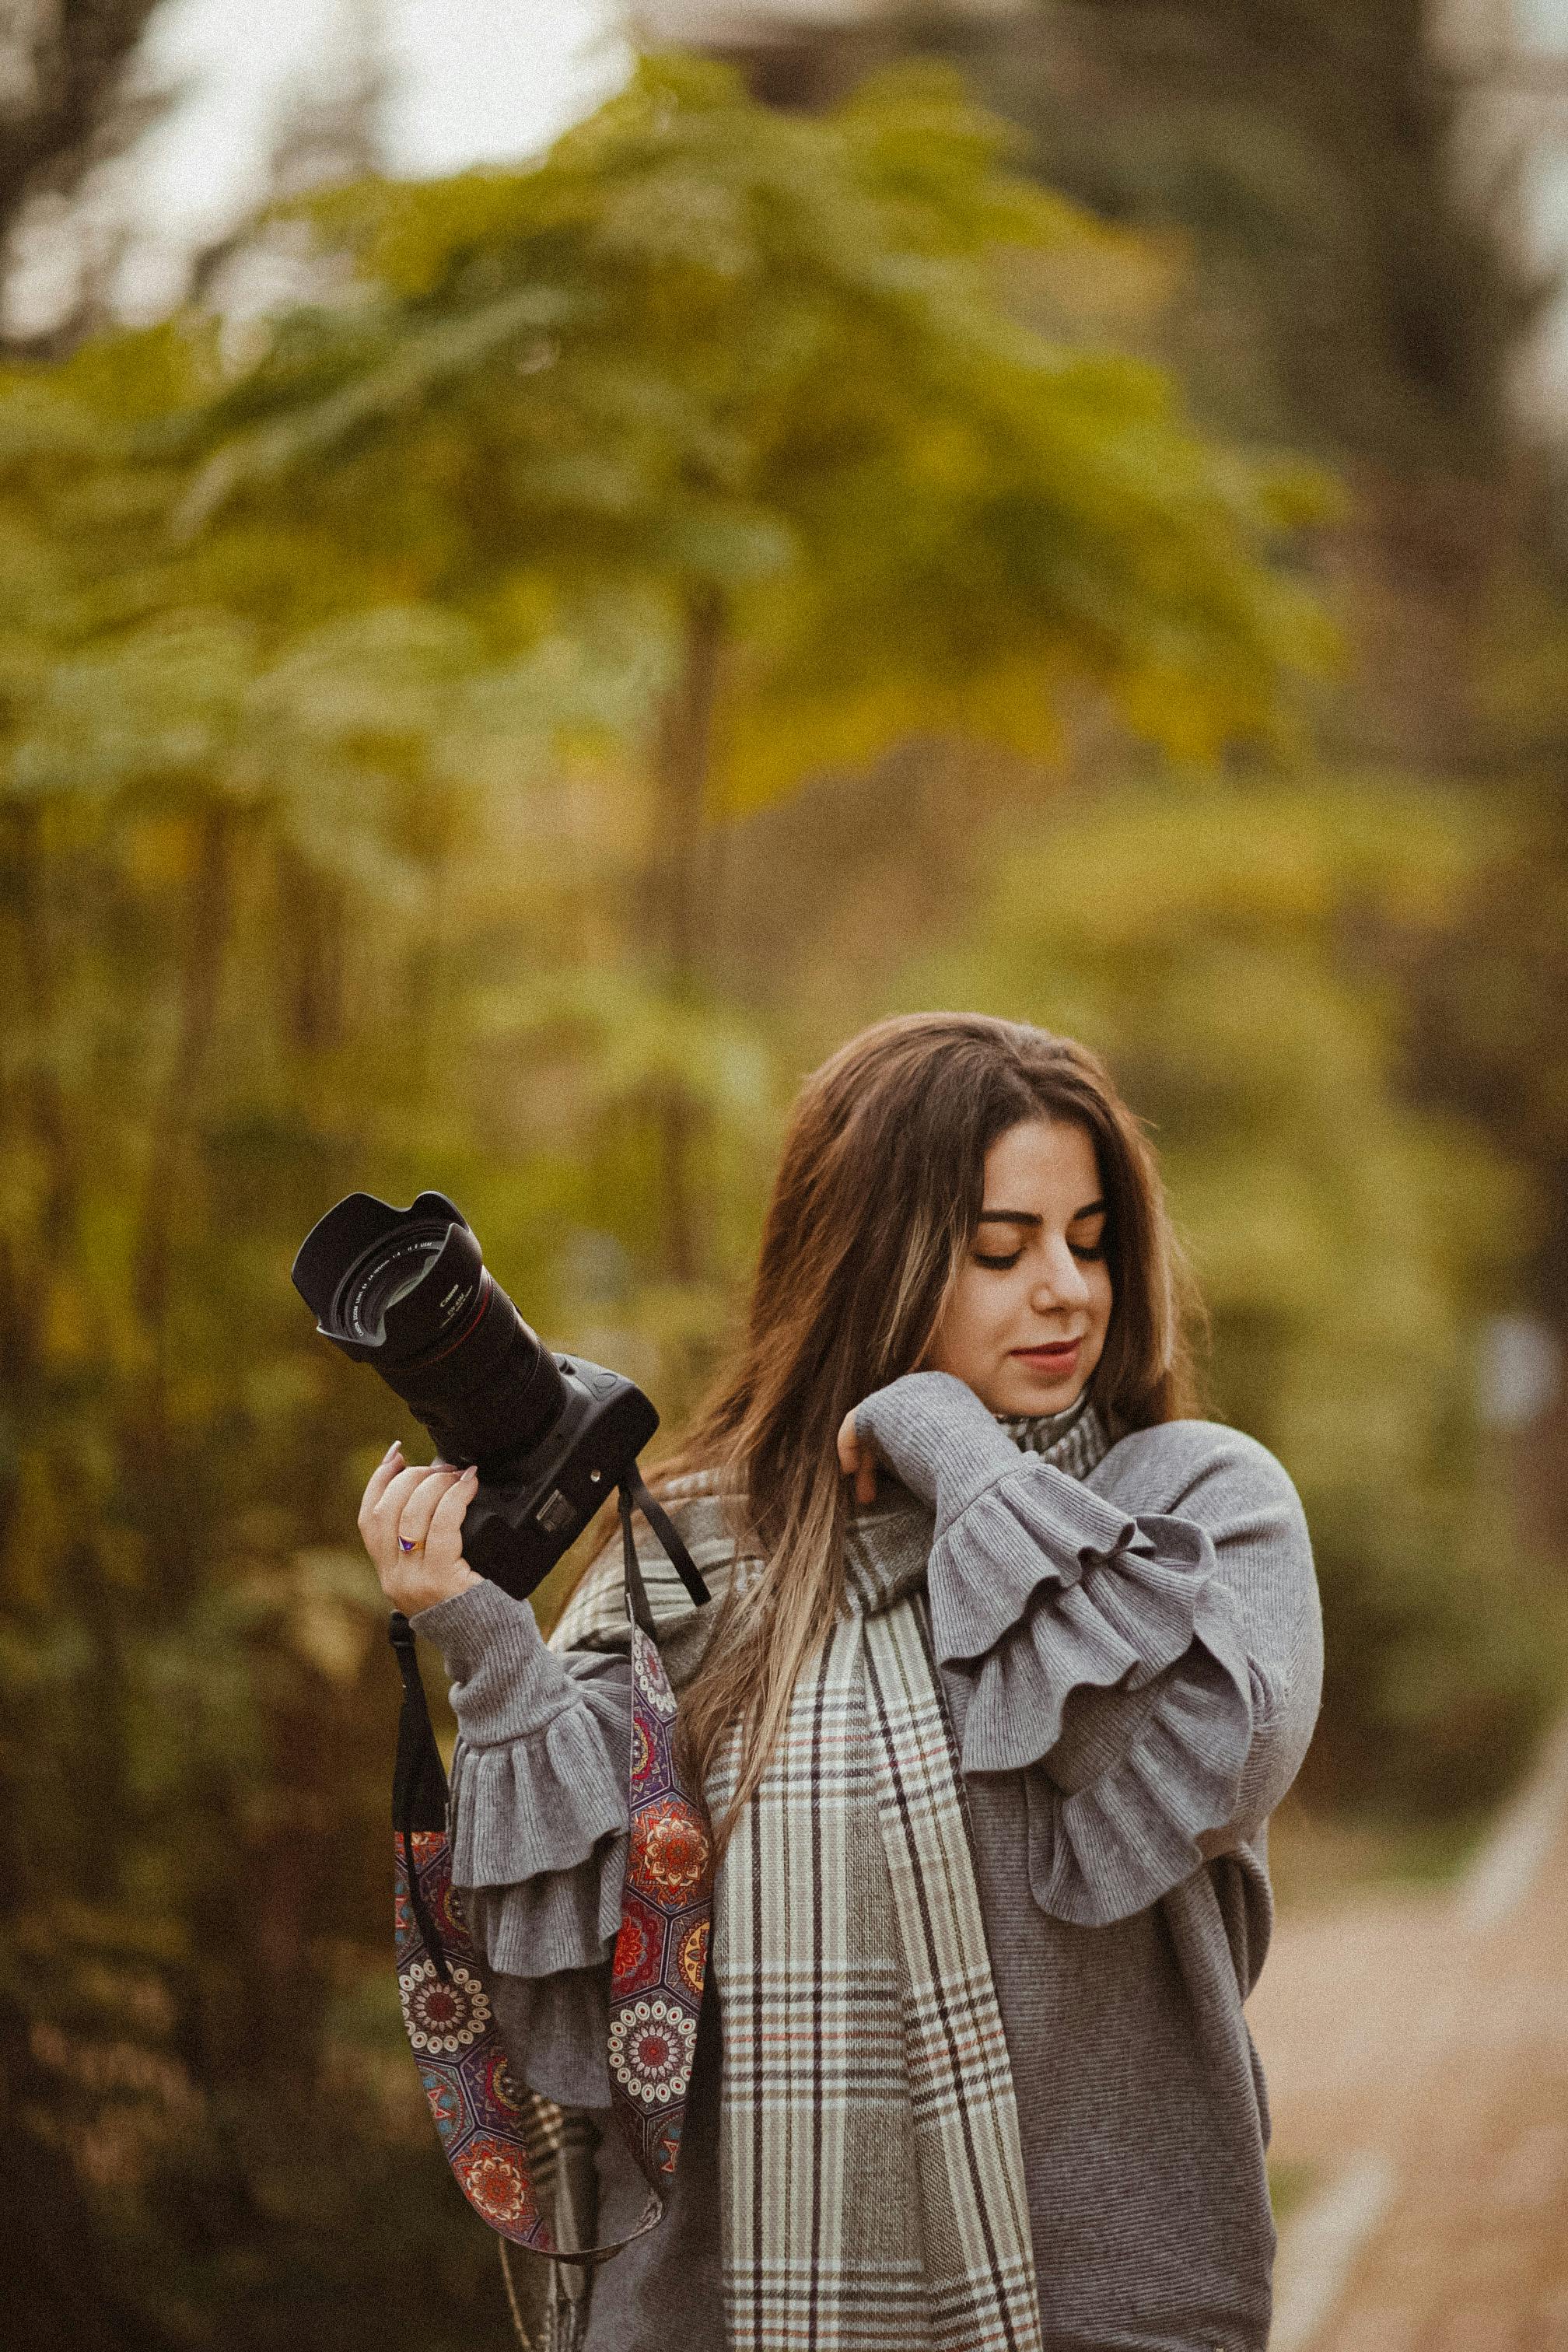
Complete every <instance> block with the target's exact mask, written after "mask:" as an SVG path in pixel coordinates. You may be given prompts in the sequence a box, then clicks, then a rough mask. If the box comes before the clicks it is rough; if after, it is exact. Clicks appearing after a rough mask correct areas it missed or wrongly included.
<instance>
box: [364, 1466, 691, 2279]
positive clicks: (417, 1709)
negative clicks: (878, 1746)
mask: <svg viewBox="0 0 1568 2352" xmlns="http://www.w3.org/2000/svg"><path fill="white" fill-rule="evenodd" d="M634 1507H635V1508H637V1509H640V1510H641V1511H642V1512H643V1513H644V1515H645V1516H646V1517H647V1521H648V1524H649V1526H650V1527H651V1528H653V1531H654V1534H655V1536H656V1537H657V1538H658V1541H659V1542H660V1544H661V1545H662V1546H663V1547H664V1549H665V1550H666V1551H667V1552H668V1555H669V1558H670V1559H671V1561H672V1563H673V1565H674V1567H675V1570H676V1572H677V1574H678V1575H679V1578H680V1580H681V1582H682V1584H683V1585H684V1586H685V1587H686V1590H687V1591H688V1592H689V1594H690V1596H691V1598H692V1600H693V1601H695V1602H696V1603H697V1604H698V1605H699V1606H700V1605H702V1604H703V1603H704V1602H705V1601H707V1600H708V1599H709V1597H710V1596H709V1591H708V1588H707V1585H706V1584H705V1583H704V1582H703V1580H702V1578H701V1576H700V1574H699V1572H698V1570H697V1568H696V1566H695V1564H694V1562H693V1561H692V1559H691V1556H690V1554H689V1551H688V1550H687V1549H686V1546H685V1545H684V1543H683V1542H682V1541H681V1539H680V1537H679V1535H678V1534H677V1532H676V1529H675V1528H674V1526H673V1524H672V1523H671V1521H670V1519H669V1517H668V1514H667V1513H666V1512H665V1511H664V1509H663V1508H662V1507H661V1506H660V1505H659V1504H658V1502H657V1501H656V1500H655V1498H654V1496H652V1495H650V1494H649V1492H648V1490H647V1486H646V1485H645V1484H644V1482H643V1479H642V1477H641V1475H640V1474H639V1473H638V1471H637V1468H636V1467H635V1465H634V1466H633V1468H632V1469H631V1470H630V1471H628V1472H627V1474H626V1477H625V1479H624V1480H623V1481H622V1484H621V1486H620V1490H619V1509H620V1520H621V1531H622V1540H623V1549H624V1555H625V1566H626V1614H627V1619H628V1633H629V1637H630V1648H631V1668H632V1720H631V1748H630V1756H629V1759H628V1768H629V1769H628V1776H627V1820H628V1827H629V1835H628V1838H627V1844H626V1878H625V1881H624V1884H623V1886H622V1893H621V1927H620V1933H619V1935H618V1937H617V1938H616V1947H615V1952H614V1956H613V1958H612V1960H611V1963H610V1983H609V2039H608V2046H607V2049H606V2053H605V2060H606V2067H607V2072H608V2075H609V2087H610V2105H611V2109H612V2112H613V2114H614V2116H615V2118H616V2124H617V2126H618V2127H619V2129H620V2131H621V2134H622V2137H624V2138H625V2140H626V2144H627V2146H628V2147H629V2148H630V2150H631V2153H632V2156H633V2158H634V2159H635V2160H636V2163H637V2168H638V2170H639V2171H640V2172H641V2174H642V2177H643V2179H644V2180H645V2182H646V2183H647V2200H646V2201H645V2203H644V2207H643V2210H642V2214H641V2217H640V2219H639V2221H638V2222H637V2227H636V2228H635V2229H633V2230H631V2231H627V2232H626V2236H625V2237H621V2238H616V2239H615V2240H613V2241H611V2242H608V2243H606V2244H604V2245H598V2246H581V2247H580V2246H563V2245H559V2244H558V2243H557V2242H556V2237H555V2231H554V2230H553V2228H552V2222H551V2219H550V2215H551V2212H552V2208H553V2204H554V2198H553V2190H554V2187H555V2182H556V2179H557V2173H558V2168H559V2165H560V2161H561V2158H562V2151H563V2146H564V2144H565V2138H566V2132H567V2124H566V2118H565V2116H564V2115H563V2110H562V2109H561V2108H560V2107H558V2106H557V2105H554V2103H553V2102H552V2101H551V2100H548V2099H545V2098H543V2097H542V2096H540V2095H538V2094H537V2093H535V2092H531V2091H528V2090H526V2089H523V2088H521V2086H520V2085H519V2084H517V2083H516V2082H515V2081H514V2080H513V2078H512V2075H511V2074H510V2071H509V2067H508V2063H507V2053H506V2049H505V2046H504V2044H503V2042H502V2041H501V2037H500V2030H499V2028H498V2026H497V2023H496V2019H495V2011H494V2004H493V2001H492V2000H491V1996H490V1992H489V1987H488V1985H487V1982H486V1971H485V1966H484V1962H483V1960H482V1958H481V1957H480V1954H479V1949H478V1947H477V1946H476V1943H475V1940H474V1937H473V1936H472V1934H471V1933H470V1931H469V1928H468V1923H467V1921H466V1920H465V1919H464V1917H463V1914H462V1911H461V1909H460V1907H459V1906H458V1898H457V1894H456V1890H455V1889H454V1887H453V1885H452V1865H451V1848H450V1843H449V1838H448V1834H447V1800H448V1790H447V1774H446V1769H445V1768H444V1766H443V1764H442V1762H441V1757H440V1751H439V1749H438V1748H437V1745H436V1735H435V1732H434V1730H433V1728H432V1727H431V1722H430V1711H429V1708H428V1706H427V1705H426V1698H425V1689H424V1685H423V1683H422V1682H421V1680H420V1676H419V1667H418V1662H417V1657H416V1641H415V1633H414V1629H413V1627H412V1626H411V1625H410V1623H409V1622H408V1620H407V1618H406V1617H405V1615H404V1614H403V1613H402V1612H401V1611H396V1612H394V1614H393V1617H392V1621H391V1623H390V1625H389V1627H388V1638H389V1640H390V1641H391V1643H392V1647H393V1650H394V1653H395V1656H396V1659H397V1665H398V1671H399V1674H400V1675H401V1676H402V1681H403V1708H402V1714H401V1716H400V1717H399V1721H398V1731H397V1761H396V1767H395V1773H394V1779H393V1828H394V1840H393V1843H394V1876H395V1949H396V1964H397V1984H398V1993H399V1997H400V2000H401V2002H402V2007H403V2019H404V2024H405V2028H406V2030H407V2033H408V2039H409V2042H410V2045H411V2046H412V2049H413V2052H414V2058H415V2063H416V2066H417V2067H418V2070H419V2076H420V2080H421V2082H422V2083H423V2084H424V2087H425V2094H426V2098H427V2100H428V2101H429V2105H430V2112H431V2116H432V2117H433V2119H434V2121H435V2125H436V2129H437V2134H438V2136H439V2137H440V2141H441V2145H442V2147H443V2149H444V2150H445V2153H446V2155H447V2160H448V2161H449V2163H450V2164H451V2167H452V2170H453V2173H454V2175H455V2176H456V2179H457V2181H458V2187H459V2188H460V2189H462V2191H463V2194H464V2196H465V2197H466V2198H467V2199H468V2202H469V2204H470V2205H471V2206H472V2207H473V2209H474V2210H475V2211H476V2212H477V2213H478V2214H479V2218H480V2220H481V2221H485V2222H487V2223H488V2224H489V2227H490V2228H491V2229H492V2230H494V2231H497V2232H498V2234H499V2235H500V2237H501V2239H502V2240H503V2241H506V2242H510V2244H511V2245H515V2246H522V2247H525V2248H527V2249H528V2250H529V2251H530V2252H535V2253H539V2254H544V2255H548V2256H550V2257H552V2259H554V2260H556V2261H560V2262H566V2263H598V2262H602V2261H604V2260H605V2259H606V2258H607V2257H608V2256H609V2255H611V2254H614V2253H616V2252H619V2250H620V2248H621V2247H622V2246H625V2245H629V2244H630V2243H631V2242H632V2240H633V2239H634V2238H639V2237H641V2236H643V2235H644V2234H645V2232H646V2231H648V2230H651V2229H653V2228H654V2227H655V2226H656V2224H657V2223H658V2221H660V2220H661V2218H662V2216H663V2213H664V2210H665V2200H666V2196H667V2194H668V2187H669V2183H670V2181H671V2179H673V2177H674V2173H675V2167H676V2159H677V2157H678V2154H679V2146H680V2132H681V2126H682V2124H683V2122H684V2121H685V2116H686V2105H687V2098H688V2094H689V2087H690V2082H691V2069H692V2063H693V2059H694V2057H695V2053H696V2046H697V2024H698V2019H699V2017H700V2013H701V2007H702V1991H703V1985H704V1981H705V1979H706V1974H707V1963H708V1939H709V1930H710V1919H711V1915H712V1898H713V1864H712V1840H711V1836H710V1830H709V1823H708V1816H707V1812H706V1810H705V1808H704V1806H703V1804H702V1801H701V1798H700V1795H699V1794H697V1793H695V1792H693V1791H692V1790H689V1788H688V1787H687V1786H686V1784H685V1780H684V1778H683V1776H682V1774H681V1772H680V1770H679V1766H678V1763H677V1759H676V1753H675V1739H674V1733H675V1722H676V1702H675V1696H674V1693H673V1692H672V1690H671V1689H670V1686H669V1682H668V1677H667V1675H666V1674H665V1671H664V1664H663V1661H662V1660H661V1658H660V1656H659V1653H658V1642H657V1640H656V1638H655V1631H654V1617H653V1612H652V1609H651V1607H650V1605H649V1602H648V1597H647V1586H646V1584H645V1582H644V1579H643V1573H642V1567H641V1563H640V1561H639V1560H638V1559H637V1545H636V1542H635V1540H634V1538H633V1535H632V1511H633V1509H634ZM502 2253H503V2258H504V2253H505V2247H504V2245H503V2248H502Z"/></svg>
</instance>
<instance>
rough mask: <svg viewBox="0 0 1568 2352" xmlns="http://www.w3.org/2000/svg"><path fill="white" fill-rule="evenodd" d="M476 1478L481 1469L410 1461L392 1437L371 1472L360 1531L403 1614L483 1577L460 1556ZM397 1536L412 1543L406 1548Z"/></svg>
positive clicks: (386, 1589)
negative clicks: (464, 1521) (466, 1515)
mask: <svg viewBox="0 0 1568 2352" xmlns="http://www.w3.org/2000/svg"><path fill="white" fill-rule="evenodd" d="M478 1485H479V1472H478V1471H477V1470H476V1469H474V1468H472V1467H470V1468H468V1469H467V1470H457V1469H454V1468H453V1466H452V1465H451V1464H450V1463H449V1462H426V1463H419V1464H415V1465H409V1464H406V1463H405V1461H404V1459H403V1447H402V1445H401V1444H400V1443H399V1441H398V1440H397V1439H394V1440H393V1443H392V1444H390V1445H389V1446H388V1447H387V1450H386V1452H385V1453H384V1454H383V1456H382V1458H381V1460H380V1461H379V1462H378V1463H377V1465H376V1466H375V1468H374V1470H373V1471H372V1472H371V1475H370V1483H369V1485H368V1486H366V1488H365V1490H364V1500H363V1502H362V1503H361V1505H360V1507H359V1531H360V1535H361V1537H362V1538H363V1542H364V1548H365V1549H366V1551H367V1552H369V1554H370V1556H371V1559H372V1560H373V1561H374V1566H375V1572H376V1574H377V1576H378V1577H379V1578H380V1579H381V1589H382V1591H384V1593H385V1595H386V1597H387V1599H388V1600H389V1601H391V1603H392V1605H393V1607H394V1608H395V1609H401V1610H402V1611H403V1612H404V1614H405V1616H408V1617H412V1616H413V1615H414V1613H415V1612H416V1610H418V1609H433V1608H434V1607H435V1605H436V1603H437V1601H450V1599H451V1598H452V1596H453V1594H454V1593H457V1592H466V1591H468V1587H469V1586H470V1585H473V1584H479V1583H480V1582H482V1581H483V1580H482V1579H481V1578H480V1577H479V1576H477V1575H476V1574H475V1572H474V1570H472V1569H471V1568H470V1567H469V1566H468V1561H467V1560H466V1559H464V1558H463V1514H464V1513H465V1512H466V1511H467V1509H468V1505H469V1504H470V1503H471V1502H472V1501H473V1499H474V1489H475V1487H476V1486H478ZM399 1537H402V1538H404V1540H405V1541H406V1542H409V1543H412V1544H413V1545H414V1546H415V1549H414V1550H412V1551H404V1550H403V1549H401V1548H400V1546H399V1542H398V1538H399Z"/></svg>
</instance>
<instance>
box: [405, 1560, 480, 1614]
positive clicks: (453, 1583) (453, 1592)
mask: <svg viewBox="0 0 1568 2352" xmlns="http://www.w3.org/2000/svg"><path fill="white" fill-rule="evenodd" d="M483 1582H484V1578H483V1577H482V1576H480V1575H479V1573H478V1572H477V1570H474V1569H471V1568H470V1567H469V1566H468V1561H467V1560H466V1559H459V1560H455V1561H454V1562H453V1564H452V1565H451V1567H450V1568H443V1569H428V1570H426V1569H424V1568H421V1569H420V1570H418V1572H417V1573H416V1574H415V1575H405V1576H404V1577H403V1578H401V1579H400V1580H399V1586H398V1592H399V1598H398V1601H397V1606H398V1607H399V1608H400V1609H401V1610H402V1612H403V1613H404V1615H405V1617H415V1616H417V1615H418V1614H419V1613H420V1612H421V1611H423V1610H426V1609H438V1608H439V1607H440V1605H441V1603H442V1601H455V1600H456V1599H457V1597H458V1593H459V1592H471V1591H473V1589H474V1587H475V1585H476V1584H482V1583H483Z"/></svg>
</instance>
